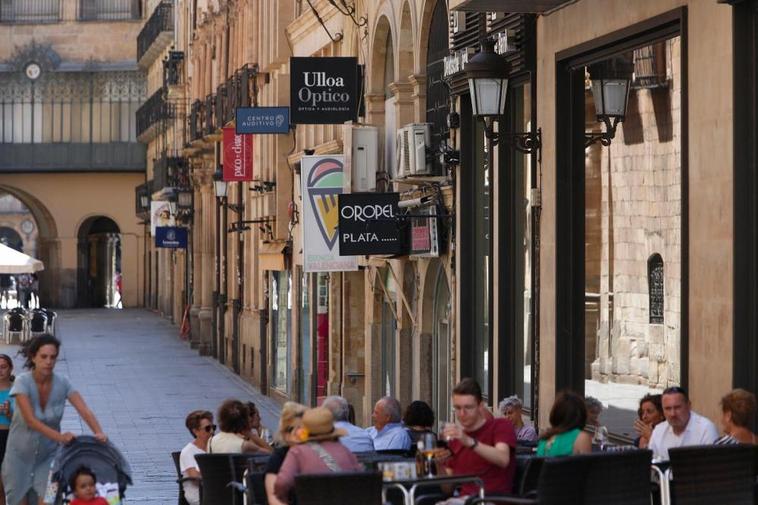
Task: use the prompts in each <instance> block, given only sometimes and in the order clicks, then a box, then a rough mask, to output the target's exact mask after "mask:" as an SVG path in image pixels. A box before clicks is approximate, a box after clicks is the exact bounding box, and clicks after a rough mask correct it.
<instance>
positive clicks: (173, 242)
mask: <svg viewBox="0 0 758 505" xmlns="http://www.w3.org/2000/svg"><path fill="white" fill-rule="evenodd" d="M155 247H164V248H168V249H186V248H187V228H179V227H177V226H158V227H157V228H156V229H155Z"/></svg>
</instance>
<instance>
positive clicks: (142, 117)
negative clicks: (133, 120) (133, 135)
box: [137, 88, 174, 141]
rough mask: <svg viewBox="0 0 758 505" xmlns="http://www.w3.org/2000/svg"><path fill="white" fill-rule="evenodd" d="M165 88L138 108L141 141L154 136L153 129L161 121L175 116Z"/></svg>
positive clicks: (138, 135) (139, 137)
mask: <svg viewBox="0 0 758 505" xmlns="http://www.w3.org/2000/svg"><path fill="white" fill-rule="evenodd" d="M164 91H165V90H164V89H163V88H159V89H158V91H156V92H155V93H153V95H152V96H151V97H150V98H148V99H147V101H146V102H145V103H144V104H142V107H140V108H139V109H137V138H138V140H140V141H145V140H149V139H150V138H152V135H151V133H150V132H151V131H153V130H154V128H153V127H154V126H156V125H157V124H158V123H159V122H160V121H162V120H166V119H172V118H173V117H174V114H173V107H171V104H169V103H167V102H166V100H165V99H164Z"/></svg>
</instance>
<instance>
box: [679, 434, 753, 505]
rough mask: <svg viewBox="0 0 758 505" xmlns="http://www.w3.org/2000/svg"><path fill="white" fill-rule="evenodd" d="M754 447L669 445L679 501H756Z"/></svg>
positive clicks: (732, 504)
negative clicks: (675, 446) (754, 494)
mask: <svg viewBox="0 0 758 505" xmlns="http://www.w3.org/2000/svg"><path fill="white" fill-rule="evenodd" d="M754 450H755V449H754V448H753V447H752V446H747V445H707V446H695V447H680V448H678V449H669V458H670V460H671V468H670V469H669V472H670V473H671V475H672V477H673V480H672V481H671V483H670V486H669V489H670V493H671V499H672V503H674V504H675V505H712V504H714V503H728V504H729V505H743V504H744V505H752V504H753V500H754V497H753V493H754V489H753V488H754V485H755V472H756V470H755V456H754Z"/></svg>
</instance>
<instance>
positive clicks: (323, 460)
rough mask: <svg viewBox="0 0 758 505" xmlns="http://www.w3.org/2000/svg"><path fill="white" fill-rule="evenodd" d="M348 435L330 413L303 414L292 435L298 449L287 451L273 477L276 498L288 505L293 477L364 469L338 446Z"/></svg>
mask: <svg viewBox="0 0 758 505" xmlns="http://www.w3.org/2000/svg"><path fill="white" fill-rule="evenodd" d="M346 434H347V432H346V431H345V430H343V429H339V428H335V427H334V417H333V416H332V412H331V411H330V410H329V409H325V408H323V407H318V408H314V409H308V410H306V411H305V413H303V417H302V420H301V423H300V428H298V429H297V430H296V431H295V439H296V440H297V445H294V446H292V447H290V450H289V451H288V452H287V456H286V457H285V458H284V463H283V464H282V467H281V468H280V469H279V474H278V475H277V477H276V484H275V486H274V491H275V493H276V496H277V498H279V500H281V501H282V502H285V503H288V502H289V501H290V500H289V497H290V492H291V491H292V489H293V488H294V487H295V477H296V476H298V475H303V474H312V473H329V472H357V471H361V470H363V467H362V466H361V464H360V463H359V462H358V460H357V459H356V458H355V456H354V455H353V453H352V452H350V450H349V449H348V448H347V447H345V446H344V445H342V444H341V443H340V442H339V440H338V439H339V437H342V436H345V435H346Z"/></svg>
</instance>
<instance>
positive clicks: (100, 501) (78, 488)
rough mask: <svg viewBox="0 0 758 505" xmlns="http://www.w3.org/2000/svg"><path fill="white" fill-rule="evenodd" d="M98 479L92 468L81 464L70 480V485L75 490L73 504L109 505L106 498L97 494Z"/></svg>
mask: <svg viewBox="0 0 758 505" xmlns="http://www.w3.org/2000/svg"><path fill="white" fill-rule="evenodd" d="M96 481H97V477H96V476H95V474H94V472H92V470H90V469H89V468H87V467H86V466H80V467H79V469H78V470H77V471H76V472H74V476H73V477H72V478H71V482H69V486H70V487H71V489H73V490H74V499H73V500H71V505H108V502H107V501H105V498H103V497H102V496H97V487H96V486H95V482H96Z"/></svg>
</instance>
